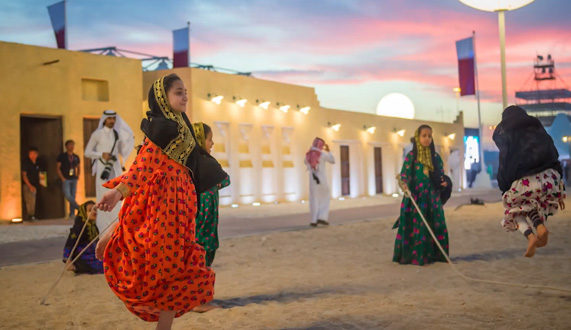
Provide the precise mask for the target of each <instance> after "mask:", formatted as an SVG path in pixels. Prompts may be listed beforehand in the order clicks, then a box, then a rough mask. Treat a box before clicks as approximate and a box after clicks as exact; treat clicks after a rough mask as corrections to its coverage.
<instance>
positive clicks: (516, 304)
mask: <svg viewBox="0 0 571 330" xmlns="http://www.w3.org/2000/svg"><path fill="white" fill-rule="evenodd" d="M500 215H501V205H500V204H488V205H486V206H464V207H462V208H460V209H459V210H457V211H453V210H447V223H448V228H449V231H450V239H451V249H450V250H451V253H452V258H453V260H454V262H455V263H457V266H458V268H459V269H460V270H461V271H462V272H464V273H465V274H467V275H469V276H473V277H477V278H483V279H490V280H499V281H509V282H518V283H523V284H540V285H549V286H557V287H563V288H568V289H571V281H570V280H571V262H570V261H571V259H570V252H569V251H570V250H571V238H570V237H569V233H570V232H571V221H570V220H571V213H570V212H567V213H562V214H559V215H557V216H556V217H554V218H552V219H550V221H549V223H548V227H549V229H550V230H551V236H550V241H549V245H548V246H547V247H545V248H542V249H539V250H538V252H537V254H536V256H535V257H534V258H531V259H528V258H524V257H523V253H524V250H525V247H526V241H525V239H524V238H523V237H522V236H521V235H520V234H519V233H506V232H504V231H503V229H502V228H501V227H500V225H499V218H500ZM393 221H394V219H378V220H374V221H368V222H361V223H353V224H350V225H342V226H332V227H330V228H321V227H320V228H317V229H306V230H299V231H293V232H282V233H275V234H270V235H264V236H251V237H243V238H235V239H226V240H223V241H222V247H221V249H220V250H219V253H218V254H217V258H216V260H215V262H214V269H215V270H216V272H217V282H216V299H217V302H218V303H219V304H221V305H222V306H223V307H224V308H223V309H219V310H214V311H211V312H209V313H206V314H195V313H189V314H186V315H184V316H182V317H181V318H179V319H176V320H175V323H174V329H314V330H316V329H420V328H422V329H569V328H570V324H571V313H570V311H571V294H564V293H561V292H556V291H540V290H536V289H524V288H514V287H507V286H501V285H488V284H478V283H473V282H466V281H464V280H462V279H461V278H459V277H458V276H457V275H456V274H455V273H454V272H453V271H452V270H451V268H450V266H449V265H447V264H445V263H439V264H434V265H430V266H425V267H419V266H401V265H398V264H395V263H393V262H391V257H392V248H393V244H394V235H395V232H394V231H391V229H390V228H391V226H392V224H393ZM61 269H62V263H61V262H49V263H43V264H32V265H24V266H11V267H5V268H2V269H0V288H1V289H0V292H1V296H2V299H0V309H1V310H2V314H1V315H0V328H2V329H154V324H149V323H145V322H143V321H141V320H139V319H138V318H137V317H135V316H134V315H132V314H131V313H129V312H128V311H127V309H126V308H125V307H124V306H123V305H122V303H121V302H120V301H119V300H118V299H117V298H116V297H115V296H114V294H113V293H112V292H111V291H110V289H108V288H107V286H106V284H105V281H104V277H103V276H100V275H97V276H86V275H84V276H74V275H73V274H70V273H68V274H66V275H65V276H64V278H63V279H62V281H61V282H60V283H59V285H58V287H57V288H56V289H55V290H54V292H53V293H52V295H51V296H50V297H49V299H48V303H49V305H48V306H41V305H40V304H39V301H40V299H41V297H42V296H43V295H44V294H45V293H46V292H47V291H48V289H49V287H50V286H51V284H52V283H53V281H54V280H55V279H56V278H57V277H58V275H59V273H60V271H61Z"/></svg>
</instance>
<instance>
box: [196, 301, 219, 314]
mask: <svg viewBox="0 0 571 330" xmlns="http://www.w3.org/2000/svg"><path fill="white" fill-rule="evenodd" d="M217 308H221V307H220V305H216V304H215V303H212V302H209V303H207V304H204V305H200V306H196V307H194V308H193V309H192V311H193V312H195V313H206V312H209V311H211V310H213V309H217Z"/></svg>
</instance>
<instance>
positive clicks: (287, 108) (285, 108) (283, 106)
mask: <svg viewBox="0 0 571 330" xmlns="http://www.w3.org/2000/svg"><path fill="white" fill-rule="evenodd" d="M289 108H290V106H289V105H287V104H286V105H282V106H281V107H280V110H281V111H283V112H287V111H288V110H289Z"/></svg>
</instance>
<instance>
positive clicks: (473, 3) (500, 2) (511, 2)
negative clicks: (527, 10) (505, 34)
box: [458, 0, 535, 11]
mask: <svg viewBox="0 0 571 330" xmlns="http://www.w3.org/2000/svg"><path fill="white" fill-rule="evenodd" d="M458 1H460V2H462V3H463V4H465V5H467V6H470V7H472V8H476V9H479V10H484V11H500V10H515V9H518V8H521V7H524V6H527V5H529V4H530V3H532V2H534V1H535V0H458Z"/></svg>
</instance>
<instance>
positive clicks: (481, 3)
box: [458, 0, 535, 109]
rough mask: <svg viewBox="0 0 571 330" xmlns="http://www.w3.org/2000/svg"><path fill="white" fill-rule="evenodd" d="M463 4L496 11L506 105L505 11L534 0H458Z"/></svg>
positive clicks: (503, 93)
mask: <svg viewBox="0 0 571 330" xmlns="http://www.w3.org/2000/svg"><path fill="white" fill-rule="evenodd" d="M458 1H460V2H462V3H463V4H465V5H467V6H470V7H472V8H476V9H479V10H483V11H491V12H494V11H495V12H498V25H499V30H500V56H501V61H502V103H503V106H504V107H503V108H504V109H505V108H507V106H508V91H507V83H506V24H505V12H506V11H508V10H515V9H518V8H521V7H524V6H527V5H529V4H530V3H532V2H534V1H535V0H458Z"/></svg>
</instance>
